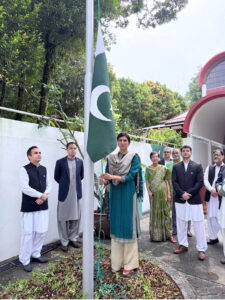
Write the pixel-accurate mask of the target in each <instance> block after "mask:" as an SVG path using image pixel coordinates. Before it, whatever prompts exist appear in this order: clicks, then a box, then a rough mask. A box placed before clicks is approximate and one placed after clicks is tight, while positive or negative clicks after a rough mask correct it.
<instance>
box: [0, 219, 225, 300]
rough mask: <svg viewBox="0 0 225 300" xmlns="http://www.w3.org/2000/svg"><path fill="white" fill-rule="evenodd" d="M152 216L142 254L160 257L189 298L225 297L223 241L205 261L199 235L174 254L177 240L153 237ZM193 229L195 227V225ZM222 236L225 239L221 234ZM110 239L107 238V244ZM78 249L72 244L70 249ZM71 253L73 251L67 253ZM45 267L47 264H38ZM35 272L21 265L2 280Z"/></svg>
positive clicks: (53, 256)
mask: <svg viewBox="0 0 225 300" xmlns="http://www.w3.org/2000/svg"><path fill="white" fill-rule="evenodd" d="M148 227H149V216H146V217H144V218H143V219H142V221H141V229H142V237H141V239H140V240H139V251H140V254H141V256H142V257H147V258H151V259H152V260H153V261H154V260H156V261H157V262H158V263H159V266H160V267H162V268H163V269H164V270H165V271H166V272H168V274H170V275H172V277H173V278H174V279H175V281H176V282H177V283H178V285H179V286H180V287H182V291H185V292H184V296H185V298H194V299H196V298H197V299H203V298H206V299H225V265H222V264H221V263H220V259H221V258H222V256H223V247H222V243H221V242H220V243H219V244H216V245H213V246H210V245H209V247H208V250H207V253H206V254H207V258H206V260H205V261H199V260H198V259H197V250H196V248H195V237H194V236H193V237H192V238H189V243H190V245H189V251H188V252H186V253H183V254H181V255H175V254H173V250H174V249H175V248H176V247H177V244H172V243H171V242H169V241H168V242H165V243H153V242H150V241H149V230H148ZM192 232H193V229H192ZM220 240H222V239H221V238H220ZM108 243H109V241H108V242H107V244H108ZM71 251H76V249H73V248H71V247H70V252H71ZM61 255H62V252H61V251H60V250H54V251H51V252H49V253H48V254H46V255H45V256H46V257H49V258H50V259H51V261H56V260H58V259H61ZM67 255H69V253H68V254H67ZM36 266H37V267H39V268H40V267H41V268H42V269H45V268H46V265H45V264H44V265H43V264H42V265H41V264H36ZM31 276H32V274H31V273H26V272H24V271H23V270H22V267H21V266H18V267H15V268H13V269H10V270H7V271H4V272H1V273H0V283H2V284H6V283H7V282H8V281H9V280H10V281H12V282H14V281H17V280H20V279H26V278H30V277H31Z"/></svg>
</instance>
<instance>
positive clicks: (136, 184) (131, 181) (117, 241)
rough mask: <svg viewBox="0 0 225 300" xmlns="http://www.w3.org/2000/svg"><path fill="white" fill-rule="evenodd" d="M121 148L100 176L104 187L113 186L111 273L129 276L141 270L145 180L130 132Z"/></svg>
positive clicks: (120, 137) (121, 141)
mask: <svg viewBox="0 0 225 300" xmlns="http://www.w3.org/2000/svg"><path fill="white" fill-rule="evenodd" d="M117 143H118V146H119V148H120V150H119V152H118V153H116V154H110V155H109V156H108V161H107V165H106V173H105V174H103V175H102V176H101V180H100V183H101V184H110V193H109V209H110V235H111V266H112V272H113V273H115V272H118V271H120V269H121V268H123V275H124V276H126V275H128V274H129V273H131V272H132V271H133V270H134V269H137V268H138V267H139V261H138V243H137V238H138V236H139V235H140V220H139V217H138V209H137V198H138V197H143V181H142V170H141V162H140V158H139V156H138V155H137V154H136V153H131V152H129V151H128V146H129V144H130V137H129V135H128V134H127V133H120V134H119V135H118V136H117Z"/></svg>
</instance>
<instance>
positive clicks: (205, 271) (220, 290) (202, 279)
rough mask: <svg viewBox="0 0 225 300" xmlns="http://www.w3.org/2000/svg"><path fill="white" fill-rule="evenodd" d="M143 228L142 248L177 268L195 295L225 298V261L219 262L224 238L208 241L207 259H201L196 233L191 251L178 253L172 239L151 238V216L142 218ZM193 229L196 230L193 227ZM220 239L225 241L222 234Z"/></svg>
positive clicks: (190, 244) (208, 297)
mask: <svg viewBox="0 0 225 300" xmlns="http://www.w3.org/2000/svg"><path fill="white" fill-rule="evenodd" d="M205 225H206V220H205ZM141 229H142V237H141V239H140V241H139V251H140V252H141V253H144V254H145V255H148V256H149V257H152V258H153V259H154V258H155V259H156V260H157V261H159V262H162V263H164V265H165V266H166V267H167V266H169V267H172V268H173V269H175V270H176V271H177V272H178V273H179V275H180V276H182V277H183V279H184V280H185V279H186V280H187V282H188V283H189V286H190V288H191V289H192V294H193V298H197V299H203V298H206V299H225V265H222V264H221V263H220V259H221V258H222V257H223V246H222V242H220V243H219V244H216V245H209V246H208V249H207V252H206V260H205V261H200V260H198V259H197V250H196V247H195V237H194V235H193V237H191V238H189V250H188V252H185V253H182V254H180V255H176V254H173V250H174V249H175V248H176V247H177V245H178V244H172V243H171V242H169V241H168V242H165V243H157V242H150V241H149V216H146V217H144V218H143V219H142V221H141ZM191 231H192V233H193V232H194V231H193V228H192V230H191ZM220 241H222V238H221V237H220ZM166 267H165V271H166ZM191 298H192V297H191Z"/></svg>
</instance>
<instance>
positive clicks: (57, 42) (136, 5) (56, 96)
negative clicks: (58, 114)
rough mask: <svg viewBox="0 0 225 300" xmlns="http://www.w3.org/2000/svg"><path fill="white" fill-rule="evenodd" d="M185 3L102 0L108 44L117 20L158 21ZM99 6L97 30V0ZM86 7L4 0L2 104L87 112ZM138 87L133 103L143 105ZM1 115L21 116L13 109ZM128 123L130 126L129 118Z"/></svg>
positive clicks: (73, 1)
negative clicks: (133, 18) (85, 104)
mask: <svg viewBox="0 0 225 300" xmlns="http://www.w3.org/2000/svg"><path fill="white" fill-rule="evenodd" d="M186 4H187V0H182V1H181V0H170V1H168V0H164V1H160V2H159V1H158V0H153V1H151V5H150V4H149V1H147V0H139V1H133V0H102V1H101V23H102V27H103V31H104V36H105V37H106V41H105V42H106V46H109V45H110V43H112V42H114V38H113V36H112V33H111V32H110V30H111V28H112V24H113V25H116V26H121V27H126V26H127V24H128V22H129V17H130V16H131V15H135V16H136V17H137V21H138V25H139V26H144V27H146V28H147V27H155V26H157V25H160V24H163V23H166V22H169V21H170V20H172V19H175V18H176V15H177V13H178V12H179V11H180V10H181V9H183V8H184V7H185V5H186ZM94 7H95V19H94V27H95V34H96V32H97V30H96V28H97V0H95V5H94ZM85 8H86V6H85V1H84V0H59V1H55V0H45V1H43V0H2V1H1V5H0V105H4V106H7V107H10V108H16V109H19V110H24V111H28V112H32V113H40V114H43V115H44V114H47V115H53V114H55V109H56V105H55V103H56V102H57V101H60V102H61V104H62V106H63V109H64V111H65V112H66V113H67V114H68V116H71V117H73V116H74V114H76V115H78V114H79V115H81V114H83V98H84V88H83V83H84V55H85V14H86V11H85ZM133 89H134V90H133V91H137V92H138V94H139V95H137V104H135V105H134V106H135V108H137V109H139V110H140V109H142V106H141V105H140V101H141V100H142V99H143V97H145V95H146V92H145V91H142V88H141V87H140V88H138V87H137V86H135V87H134V88H133ZM115 90H116V92H118V89H117V87H116V86H115ZM114 99H116V98H114ZM116 105H117V103H116V101H115V100H114V106H115V107H116ZM146 105H147V104H146V103H145V104H144V108H145V106H146ZM117 113H118V112H117ZM2 115H3V116H7V117H11V118H19V115H17V116H15V114H13V113H6V112H4V113H2ZM116 117H117V121H118V122H117V123H118V124H119V123H121V122H120V120H119V119H120V118H119V116H116ZM147 117H148V114H147ZM20 118H21V117H20ZM138 118H139V122H140V121H141V120H142V118H141V117H140V116H139V117H138ZM125 125H126V126H127V127H128V126H130V125H129V122H128V123H127V122H126V121H125V122H124V123H123V126H125ZM118 126H119V125H118Z"/></svg>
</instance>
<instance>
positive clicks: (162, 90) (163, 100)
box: [146, 81, 187, 125]
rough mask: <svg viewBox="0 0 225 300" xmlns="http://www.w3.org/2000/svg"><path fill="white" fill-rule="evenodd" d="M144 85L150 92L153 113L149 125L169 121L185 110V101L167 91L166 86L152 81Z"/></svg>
mask: <svg viewBox="0 0 225 300" xmlns="http://www.w3.org/2000/svg"><path fill="white" fill-rule="evenodd" d="M146 85H147V86H148V87H149V89H150V91H151V94H152V109H153V110H154V112H155V114H154V117H153V119H152V120H151V125H155V124H158V123H159V122H160V121H162V120H167V119H170V118H172V117H174V116H176V115H178V114H180V113H182V112H183V111H184V110H186V109H187V104H186V102H185V99H184V98H183V97H182V96H181V95H179V94H178V93H174V92H173V91H171V90H170V89H168V88H167V87H166V85H161V84H160V83H159V82H152V81H146Z"/></svg>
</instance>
